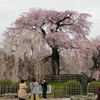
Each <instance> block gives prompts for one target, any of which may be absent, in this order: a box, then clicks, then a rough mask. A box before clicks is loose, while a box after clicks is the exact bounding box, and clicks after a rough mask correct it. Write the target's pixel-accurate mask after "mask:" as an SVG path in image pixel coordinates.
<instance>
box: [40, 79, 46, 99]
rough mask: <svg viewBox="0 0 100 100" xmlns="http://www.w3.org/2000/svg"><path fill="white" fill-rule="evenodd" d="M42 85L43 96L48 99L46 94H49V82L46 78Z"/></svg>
mask: <svg viewBox="0 0 100 100" xmlns="http://www.w3.org/2000/svg"><path fill="white" fill-rule="evenodd" d="M41 86H42V90H43V93H42V95H43V98H44V100H46V95H47V82H46V81H45V80H43V81H42V84H41Z"/></svg>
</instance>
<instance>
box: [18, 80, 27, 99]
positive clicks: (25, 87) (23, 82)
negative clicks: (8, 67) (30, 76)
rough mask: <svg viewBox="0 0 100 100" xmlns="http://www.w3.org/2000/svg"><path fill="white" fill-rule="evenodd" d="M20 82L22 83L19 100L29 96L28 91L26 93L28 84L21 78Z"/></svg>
mask: <svg viewBox="0 0 100 100" xmlns="http://www.w3.org/2000/svg"><path fill="white" fill-rule="evenodd" d="M20 82H21V83H20V84H19V90H18V98H19V100H26V97H27V93H26V89H27V85H26V83H25V81H24V80H21V81H20Z"/></svg>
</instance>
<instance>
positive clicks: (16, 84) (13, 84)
mask: <svg viewBox="0 0 100 100" xmlns="http://www.w3.org/2000/svg"><path fill="white" fill-rule="evenodd" d="M19 84H20V82H13V83H12V84H11V86H19Z"/></svg>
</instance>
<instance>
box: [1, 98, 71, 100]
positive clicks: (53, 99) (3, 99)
mask: <svg viewBox="0 0 100 100" xmlns="http://www.w3.org/2000/svg"><path fill="white" fill-rule="evenodd" d="M0 100H18V98H14V99H5V98H0ZM40 100H43V99H40ZM47 100H70V98H47Z"/></svg>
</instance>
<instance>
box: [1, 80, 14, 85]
mask: <svg viewBox="0 0 100 100" xmlns="http://www.w3.org/2000/svg"><path fill="white" fill-rule="evenodd" d="M10 84H12V82H11V81H9V80H0V85H10Z"/></svg>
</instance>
